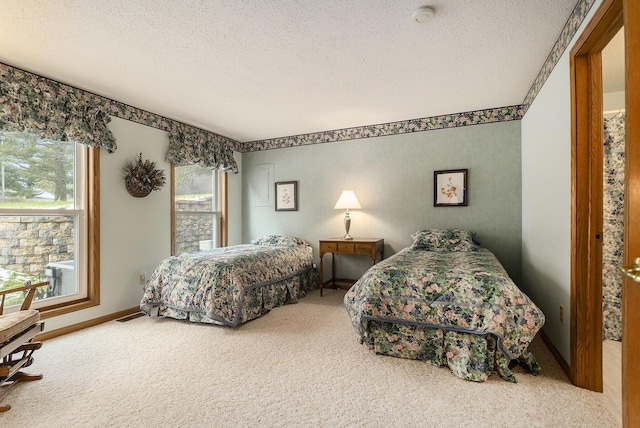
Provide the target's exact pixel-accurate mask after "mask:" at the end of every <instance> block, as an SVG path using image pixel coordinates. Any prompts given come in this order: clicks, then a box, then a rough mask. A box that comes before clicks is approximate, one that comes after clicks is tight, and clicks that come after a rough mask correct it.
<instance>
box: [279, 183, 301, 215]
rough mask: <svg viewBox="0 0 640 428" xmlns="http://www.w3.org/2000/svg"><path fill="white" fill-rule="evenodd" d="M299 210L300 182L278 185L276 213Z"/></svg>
mask: <svg viewBox="0 0 640 428" xmlns="http://www.w3.org/2000/svg"><path fill="white" fill-rule="evenodd" d="M297 210H298V182H297V181H281V182H278V183H276V211H297Z"/></svg>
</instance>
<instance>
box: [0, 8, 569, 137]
mask: <svg viewBox="0 0 640 428" xmlns="http://www.w3.org/2000/svg"><path fill="white" fill-rule="evenodd" d="M575 3H576V0H425V1H414V0H315V1H310V0H224V1H214V0H209V1H207V0H199V1H198V0H181V1H174V0H110V1H104V0H47V1H42V0H0V62H4V63H6V64H9V65H12V66H15V67H19V68H22V69H25V70H27V71H31V72H35V73H38V74H40V75H43V76H46V77H49V78H52V79H55V80H58V81H61V82H63V83H68V84H71V85H73V86H76V87H79V88H81V89H85V90H88V91H91V92H94V93H97V94H100V95H103V96H106V97H109V98H112V99H114V100H117V101H121V102H123V103H126V104H130V105H132V106H135V107H139V108H142V109H145V110H148V111H151V112H153V113H157V114H160V115H163V116H166V117H169V118H172V119H177V120H180V121H183V122H186V123H189V124H191V125H195V126H199V127H201V128H204V129H207V130H209V131H213V132H216V133H218V134H221V135H224V136H226V137H229V138H232V139H235V140H238V141H240V142H245V141H254V140H260V139H266V138H275V137H282V136H288V135H295V134H301V133H310V132H318V131H326V130H332V129H339V128H345V127H354V126H362V125H371V124H378V123H386V122H392V121H399V120H406V119H414V118H421V117H429V116H436V115H442V114H449V113H459V112H465V111H470V110H479V109H486V108H494V107H504V106H511V105H517V104H521V103H522V102H523V100H524V98H525V96H526V94H527V92H528V90H529V88H530V87H531V85H532V83H533V81H534V79H535V77H536V75H537V74H538V72H539V70H540V69H541V67H542V65H543V63H544V61H545V59H546V57H547V55H548V54H549V52H550V51H551V49H552V47H553V45H554V43H555V41H556V39H557V38H558V36H559V34H560V31H561V30H562V28H563V26H564V24H565V22H566V20H567V18H568V17H569V15H570V14H571V11H572V9H573V7H574V6H575ZM423 5H430V6H432V7H433V8H434V9H435V16H434V18H433V19H432V20H431V21H430V22H429V23H427V24H426V25H418V24H416V23H414V22H412V20H411V14H412V12H413V10H414V9H415V8H417V7H419V6H423Z"/></svg>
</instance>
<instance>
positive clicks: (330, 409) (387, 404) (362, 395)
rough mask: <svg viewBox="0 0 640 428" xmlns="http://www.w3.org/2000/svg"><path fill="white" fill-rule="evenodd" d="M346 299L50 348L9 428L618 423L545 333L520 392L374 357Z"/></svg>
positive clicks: (115, 325) (332, 295)
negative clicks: (231, 321) (238, 322)
mask: <svg viewBox="0 0 640 428" xmlns="http://www.w3.org/2000/svg"><path fill="white" fill-rule="evenodd" d="M343 296H344V291H341V290H325V295H324V297H320V295H319V292H318V291H314V292H312V293H311V294H310V295H308V296H307V297H305V298H304V299H303V300H302V301H301V302H300V303H298V304H295V305H287V306H285V307H281V308H277V309H275V310H273V311H271V312H270V313H268V314H266V315H265V316H263V317H262V318H259V319H257V320H254V321H251V322H250V323H248V324H245V325H244V326H242V327H240V328H224V327H217V326H209V325H200V324H190V323H185V322H180V321H175V320H168V319H167V320H157V319H150V318H147V317H143V318H137V319H133V320H131V321H127V322H117V321H112V322H109V323H105V324H102V325H99V326H97V327H92V328H89V329H86V330H82V331H79V332H76V333H72V334H68V335H66V336H62V337H59V338H56V339H51V340H49V341H47V342H45V343H44V345H43V347H42V349H41V350H39V351H37V353H36V355H35V359H36V361H35V363H34V364H33V366H32V367H30V368H29V369H30V371H33V372H37V371H40V372H42V374H43V375H44V379H43V380H41V381H38V382H33V383H25V384H22V385H18V386H17V387H16V388H15V389H14V390H13V391H12V392H11V394H10V395H9V397H8V398H7V400H5V401H6V402H8V403H10V404H11V405H12V407H13V408H12V409H11V410H10V411H8V412H7V413H4V414H0V426H2V427H111V426H113V427H178V426H180V427H186V426H191V427H205V426H206V427H256V426H276V427H295V426H305V427H309V426H326V427H355V426H367V427H389V426H408V427H442V426H452V427H454V426H455V427H483V426H487V427H488V426H491V427H612V426H616V423H615V420H614V419H613V418H612V417H611V415H610V414H609V413H608V412H607V410H606V409H605V407H604V405H603V397H602V394H598V393H593V392H589V391H586V390H583V389H580V388H577V387H574V386H573V385H571V384H570V382H569V381H568V380H567V378H566V376H565V375H564V373H563V372H562V370H561V369H560V367H559V366H558V364H557V363H556V362H555V360H553V357H552V356H551V354H550V353H549V351H548V350H547V348H546V347H545V346H544V344H543V342H542V341H540V340H539V339H537V340H536V341H535V342H534V343H533V344H532V346H531V349H532V351H533V353H534V354H535V355H536V356H537V357H538V360H539V361H540V363H541V366H542V373H541V374H540V376H537V377H534V376H532V375H530V374H527V373H525V372H524V371H523V370H521V369H519V368H517V369H516V376H517V378H518V383H517V384H512V383H508V382H505V381H504V380H502V379H500V378H499V377H498V376H497V375H493V376H491V378H490V379H489V381H488V382H485V383H473V382H467V381H464V380H461V379H458V378H456V377H454V376H452V375H451V374H449V371H448V369H447V368H444V367H434V366H432V365H430V364H428V363H424V362H419V361H412V360H403V359H398V358H392V357H383V356H378V355H375V354H373V353H372V352H371V351H368V350H367V349H366V348H365V347H363V346H362V345H360V344H359V343H358V341H357V337H356V334H355V332H354V330H353V328H352V327H351V324H350V321H349V318H348V316H347V313H346V311H345V309H344V307H343V305H342V297H343Z"/></svg>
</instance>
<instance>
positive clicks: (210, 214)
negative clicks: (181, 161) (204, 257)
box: [171, 165, 226, 255]
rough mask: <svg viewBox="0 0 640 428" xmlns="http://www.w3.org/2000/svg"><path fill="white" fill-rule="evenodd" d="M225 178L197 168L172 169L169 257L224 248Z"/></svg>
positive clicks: (192, 166) (213, 172)
mask: <svg viewBox="0 0 640 428" xmlns="http://www.w3.org/2000/svg"><path fill="white" fill-rule="evenodd" d="M225 178H226V176H225V173H221V172H219V171H218V170H211V169H209V168H204V167H201V166H198V165H188V166H180V165H173V166H172V180H173V183H172V184H173V216H172V217H173V219H172V222H173V237H172V243H171V246H172V254H174V255H178V254H183V253H190V252H193V251H201V250H210V249H213V248H218V247H220V246H223V245H226V238H225V236H226V228H225V227H224V223H225V222H224V220H225V218H224V215H223V205H224V204H223V202H224V197H223V194H224V191H223V189H225V188H226V180H225Z"/></svg>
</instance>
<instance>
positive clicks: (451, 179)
mask: <svg viewBox="0 0 640 428" xmlns="http://www.w3.org/2000/svg"><path fill="white" fill-rule="evenodd" d="M467 203H468V202H467V170H466V169H449V170H443V171H434V172H433V206H434V207H461V206H466V205H467Z"/></svg>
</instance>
